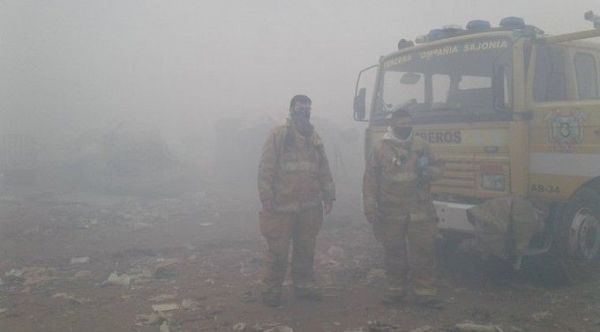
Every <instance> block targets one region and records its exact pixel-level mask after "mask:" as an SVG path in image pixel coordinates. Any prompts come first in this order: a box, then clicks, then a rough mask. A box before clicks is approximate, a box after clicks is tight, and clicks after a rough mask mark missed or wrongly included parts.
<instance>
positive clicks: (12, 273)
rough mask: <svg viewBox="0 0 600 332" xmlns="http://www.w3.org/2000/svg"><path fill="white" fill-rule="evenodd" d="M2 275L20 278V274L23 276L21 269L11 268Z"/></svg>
mask: <svg viewBox="0 0 600 332" xmlns="http://www.w3.org/2000/svg"><path fill="white" fill-rule="evenodd" d="M4 276H6V277H12V278H20V277H21V276H23V270H19V269H11V270H10V271H8V272H6V273H4Z"/></svg>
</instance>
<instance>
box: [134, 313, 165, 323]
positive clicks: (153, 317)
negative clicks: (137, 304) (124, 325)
mask: <svg viewBox="0 0 600 332" xmlns="http://www.w3.org/2000/svg"><path fill="white" fill-rule="evenodd" d="M135 320H136V325H157V324H160V323H161V322H162V321H164V317H161V316H160V315H159V314H157V313H155V312H153V313H151V314H148V315H146V314H140V315H136V316H135Z"/></svg>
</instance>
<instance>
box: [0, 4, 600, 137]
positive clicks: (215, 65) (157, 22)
mask: <svg viewBox="0 0 600 332" xmlns="http://www.w3.org/2000/svg"><path fill="white" fill-rule="evenodd" d="M594 9H595V10H596V11H597V12H600V6H598V2H597V1H594V0H579V1H552V2H551V1H543V0H535V1H533V0H532V1H475V0H471V1H469V0H464V1H431V0H420V1H391V0H382V1H341V0H335V1H319V0H305V1H276V0H254V1H241V0H240V1H233V0H222V1H157V0H118V1H116V0H105V1H78V0H71V1H66V0H55V1H52V0H48V1H42V0H39V1H25V0H14V1H0V77H1V78H2V79H1V80H0V81H1V83H0V88H1V91H0V111H1V112H2V113H1V119H2V129H3V131H4V132H7V131H16V132H19V131H21V132H26V133H31V134H35V135H42V136H43V135H45V134H47V135H56V134H59V135H62V134H64V135H67V133H76V132H77V131H85V130H88V129H90V128H101V127H103V126H104V127H109V126H111V125H113V124H114V123H117V122H119V121H122V120H132V121H147V122H150V123H156V124H159V125H160V126H161V127H162V128H163V129H164V130H165V131H169V132H181V131H194V130H199V129H198V128H203V127H208V126H211V125H212V121H214V119H216V118H219V117H225V116H251V115H252V116H254V115H256V116H260V115H262V114H277V113H284V112H285V111H286V109H287V103H288V101H289V98H290V97H291V96H292V95H294V94H296V93H304V94H308V95H310V96H311V97H312V99H313V102H314V103H313V104H314V105H313V106H314V112H315V113H319V114H320V115H322V116H323V117H327V118H330V119H338V120H339V121H347V122H348V123H350V120H351V105H352V96H353V89H354V83H355V78H356V74H357V72H358V71H359V70H360V69H362V68H364V67H366V66H368V65H370V64H373V63H376V61H377V60H378V58H379V56H381V55H383V54H386V53H389V52H392V51H393V50H394V48H395V45H396V43H397V41H398V39H399V38H408V39H414V38H415V37H416V36H417V35H422V34H425V33H427V32H428V31H429V30H430V29H432V28H436V27H440V26H442V25H446V24H460V25H463V26H464V24H466V22H468V21H469V20H472V19H485V20H489V21H491V22H492V24H493V25H497V24H498V22H499V20H500V19H501V18H502V17H505V16H520V17H524V18H525V20H526V21H527V22H528V23H530V24H534V25H536V26H539V27H540V28H542V29H544V30H545V31H547V32H549V33H552V34H557V33H562V32H571V31H576V30H581V29H589V28H590V27H591V24H590V23H589V22H586V21H584V20H583V13H584V12H585V11H587V10H594Z"/></svg>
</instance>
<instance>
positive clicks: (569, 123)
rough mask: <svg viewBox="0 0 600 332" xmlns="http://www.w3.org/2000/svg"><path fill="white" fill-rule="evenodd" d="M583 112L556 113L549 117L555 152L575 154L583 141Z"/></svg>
mask: <svg viewBox="0 0 600 332" xmlns="http://www.w3.org/2000/svg"><path fill="white" fill-rule="evenodd" d="M582 120H583V114H582V113H581V112H569V113H566V114H565V113H562V114H561V113H558V112H556V113H554V114H552V116H550V117H549V122H550V123H549V129H550V143H551V144H552V146H553V147H554V150H557V151H560V152H574V151H575V148H576V146H577V145H578V144H580V143H581V141H582V139H583V127H582V125H581V123H582Z"/></svg>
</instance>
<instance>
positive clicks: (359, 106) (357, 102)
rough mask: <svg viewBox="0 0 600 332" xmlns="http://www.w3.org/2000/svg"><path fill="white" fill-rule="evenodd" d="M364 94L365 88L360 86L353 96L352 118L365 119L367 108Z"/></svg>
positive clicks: (365, 92)
mask: <svg viewBox="0 0 600 332" xmlns="http://www.w3.org/2000/svg"><path fill="white" fill-rule="evenodd" d="M366 96H367V89H366V88H360V90H358V94H357V95H356V96H354V120H357V121H363V120H364V119H365V117H366V110H367V103H366Z"/></svg>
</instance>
